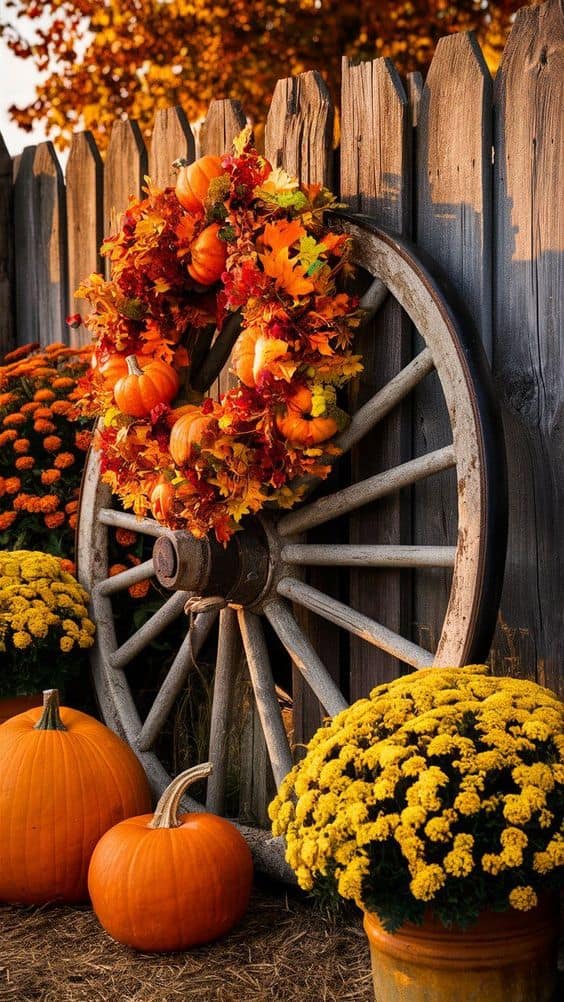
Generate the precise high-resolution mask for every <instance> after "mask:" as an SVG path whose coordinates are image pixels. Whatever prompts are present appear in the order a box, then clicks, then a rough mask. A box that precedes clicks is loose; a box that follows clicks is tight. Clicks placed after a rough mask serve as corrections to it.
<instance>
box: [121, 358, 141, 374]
mask: <svg viewBox="0 0 564 1002" xmlns="http://www.w3.org/2000/svg"><path fill="white" fill-rule="evenodd" d="M125 361H126V362H127V369H128V372H129V375H130V376H142V375H143V370H142V369H141V368H140V366H139V362H138V361H137V357H136V355H128V356H127V358H126V360H125Z"/></svg>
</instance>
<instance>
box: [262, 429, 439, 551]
mask: <svg viewBox="0 0 564 1002" xmlns="http://www.w3.org/2000/svg"><path fill="white" fill-rule="evenodd" d="M452 466H456V455H455V452H454V448H453V446H452V445H447V446H445V448H444V449H437V450H436V451H435V452H429V453H427V454H426V455H425V456H420V457H419V458H418V459H411V460H410V461H409V462H408V463H402V464H401V466H394V467H392V468H391V469H390V470H386V471H385V472H384V473H377V474H376V475H375V476H373V477H369V478H368V479H367V480H361V481H359V482H358V483H356V484H353V485H352V486H351V487H344V488H343V490H341V491H336V492H335V493H334V494H328V495H327V496H326V497H324V498H320V499H319V501H313V502H312V503H311V504H308V505H306V506H305V507H304V508H299V509H298V510H297V511H294V512H291V514H290V515H285V516H284V518H282V519H281V520H280V522H279V524H278V531H279V533H280V535H281V536H291V535H293V534H295V533H297V532H305V531H306V530H307V529H313V528H314V526H316V525H323V523H324V522H329V521H331V520H332V519H334V518H339V516H341V515H345V514H347V512H349V511H354V510H355V509H356V508H361V507H362V506H363V505H365V504H369V503H370V502H371V501H377V500H378V499H379V498H383V497H385V496H386V495H387V494H392V493H393V492H394V491H399V490H401V488H402V487H410V486H411V484H415V483H417V481H418V480H424V479H425V477H430V476H432V475H433V474H435V473H441V472H442V471H443V470H448V469H450V468H451V467H452Z"/></svg>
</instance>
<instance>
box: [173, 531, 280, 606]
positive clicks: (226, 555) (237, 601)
mask: <svg viewBox="0 0 564 1002" xmlns="http://www.w3.org/2000/svg"><path fill="white" fill-rule="evenodd" d="M153 564H154V568H155V574H156V577H157V579H158V581H159V582H160V584H161V585H162V586H163V587H164V588H168V589H170V590H172V591H188V592H192V593H193V594H195V595H198V596H201V597H202V598H205V597H207V596H221V597H222V598H224V599H225V601H226V603H228V604H230V605H241V606H248V605H253V604H254V603H255V602H257V601H258V599H259V598H260V596H261V595H262V593H263V592H264V590H265V588H266V586H267V583H268V578H269V573H270V559H269V550H268V542H267V539H266V535H265V533H264V530H263V529H262V527H261V525H260V523H258V522H250V523H249V525H248V526H246V527H245V530H244V531H243V532H238V533H236V534H235V536H233V537H232V539H231V540H230V541H229V543H228V544H227V546H222V545H221V543H218V542H217V540H215V539H209V538H207V537H205V538H204V539H196V538H195V537H194V536H192V535H191V534H190V533H189V532H184V531H179V532H169V533H166V534H165V535H162V536H159V537H158V539H157V540H156V542H155V545H154V547H153Z"/></svg>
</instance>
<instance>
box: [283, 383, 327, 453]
mask: <svg viewBox="0 0 564 1002" xmlns="http://www.w3.org/2000/svg"><path fill="white" fill-rule="evenodd" d="M311 405H312V395H311V390H309V389H308V388H307V386H299V387H298V389H297V390H296V391H295V392H294V393H293V394H292V396H291V397H290V398H289V400H288V406H287V407H286V408H285V409H284V410H283V411H282V413H280V414H278V415H277V417H276V427H277V428H278V431H279V432H280V434H281V435H283V436H284V438H287V439H288V441H289V442H295V443H296V444H297V445H318V444H319V442H325V440H326V439H328V438H331V436H332V435H334V434H335V432H336V431H337V428H338V425H337V422H336V421H335V420H334V418H332V417H316V418H314V417H311V416H310V415H311Z"/></svg>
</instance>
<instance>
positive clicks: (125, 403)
mask: <svg viewBox="0 0 564 1002" xmlns="http://www.w3.org/2000/svg"><path fill="white" fill-rule="evenodd" d="M126 361H127V368H128V373H127V375H125V376H122V377H121V379H118V381H117V383H116V384H115V386H114V399H115V402H116V404H117V406H118V407H119V409H120V411H122V412H123V413H124V414H129V415H130V416H131V417H146V416H147V415H148V414H150V413H151V411H152V410H153V407H156V406H157V404H162V403H164V404H168V403H170V401H171V400H172V399H173V397H175V396H176V394H177V393H178V388H179V385H180V383H179V379H178V373H177V372H176V369H174V368H173V367H172V365H167V363H166V362H160V361H158V359H154V360H153V361H151V362H149V363H148V364H147V365H146V366H145V368H144V369H140V368H139V364H138V362H137V359H136V357H135V355H128V356H127V359H126Z"/></svg>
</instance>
